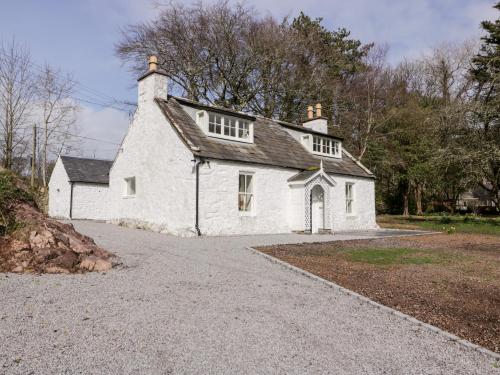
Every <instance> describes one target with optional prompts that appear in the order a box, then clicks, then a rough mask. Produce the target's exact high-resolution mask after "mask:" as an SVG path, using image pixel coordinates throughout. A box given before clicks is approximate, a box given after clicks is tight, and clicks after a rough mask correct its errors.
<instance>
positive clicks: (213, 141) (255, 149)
mask: <svg viewBox="0 0 500 375" xmlns="http://www.w3.org/2000/svg"><path fill="white" fill-rule="evenodd" d="M155 100H156V103H157V104H158V105H159V107H160V108H161V110H162V112H163V113H164V115H165V117H166V118H167V120H168V121H169V122H170V123H171V124H172V126H173V127H174V129H175V130H176V131H177V132H178V134H179V136H180V138H181V139H182V140H183V141H184V143H185V144H186V145H187V146H188V147H189V148H190V149H191V151H192V152H193V154H194V155H195V156H198V157H204V158H209V159H219V160H228V161H238V162H245V163H255V164H264V165H272V166H277V167H284V168H293V169H299V170H306V169H309V168H311V167H319V165H320V160H321V159H322V160H323V169H324V171H325V172H327V173H332V174H341V175H349V176H357V177H368V178H374V176H373V174H371V173H368V171H367V170H366V169H365V168H363V167H361V166H360V165H358V163H356V162H355V161H354V160H353V159H352V158H351V157H350V156H349V155H348V154H347V153H346V152H343V157H342V158H341V159H337V158H329V157H319V156H316V155H313V154H311V153H310V152H308V151H307V150H306V149H305V148H304V147H303V146H302V145H301V144H300V143H299V142H297V141H296V140H295V139H294V138H293V137H292V136H291V135H290V134H289V133H288V132H287V131H286V130H285V129H284V128H283V127H284V125H283V124H282V123H281V122H278V121H275V120H271V119H267V118H262V117H252V116H249V115H247V114H242V113H239V112H235V111H229V110H224V109H222V108H217V107H215V108H214V107H208V106H206V105H203V104H200V103H196V102H193V101H191V100H186V99H183V98H177V97H173V96H170V97H169V98H168V100H164V99H160V98H156V99H155ZM181 104H183V105H186V106H190V107H194V108H197V109H208V110H210V111H217V112H225V113H228V114H232V115H237V116H247V117H251V118H252V120H253V121H254V143H253V144H250V143H243V142H234V141H226V140H222V139H217V138H214V137H209V136H207V135H206V134H205V133H203V131H202V130H201V129H200V128H199V127H198V125H197V124H196V122H195V121H194V120H193V119H192V117H191V116H190V115H189V114H188V113H187V112H186V111H185V110H184V109H183V108H182V106H181ZM311 133H312V132H311ZM322 135H323V136H325V135H324V134H322ZM326 136H327V135H326ZM333 138H336V137H333Z"/></svg>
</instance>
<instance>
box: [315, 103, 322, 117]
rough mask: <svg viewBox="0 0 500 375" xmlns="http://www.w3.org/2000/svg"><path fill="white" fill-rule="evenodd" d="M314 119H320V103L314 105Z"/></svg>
mask: <svg viewBox="0 0 500 375" xmlns="http://www.w3.org/2000/svg"><path fill="white" fill-rule="evenodd" d="M316 117H321V103H317V104H316Z"/></svg>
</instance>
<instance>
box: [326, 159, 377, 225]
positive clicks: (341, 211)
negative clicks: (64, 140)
mask: <svg viewBox="0 0 500 375" xmlns="http://www.w3.org/2000/svg"><path fill="white" fill-rule="evenodd" d="M344 157H345V156H344ZM330 176H331V177H332V178H333V180H334V181H335V182H336V185H335V186H334V187H332V188H331V193H330V197H331V199H330V207H331V208H330V210H331V212H330V215H331V218H332V219H331V221H330V222H331V223H332V229H333V230H334V231H345V230H363V229H375V228H378V226H377V223H376V220H375V181H374V180H373V179H369V178H359V177H350V176H341V175H330ZM346 182H351V183H354V187H353V189H354V190H353V193H354V202H353V209H352V214H347V213H346V207H345V205H346V203H345V184H346Z"/></svg>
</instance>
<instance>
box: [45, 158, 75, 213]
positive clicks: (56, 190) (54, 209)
mask: <svg viewBox="0 0 500 375" xmlns="http://www.w3.org/2000/svg"><path fill="white" fill-rule="evenodd" d="M70 195H71V184H70V183H69V178H68V175H67V173H66V170H65V169H64V166H63V163H62V160H61V158H59V159H57V161H56V164H55V166H54V170H53V171H52V175H51V176H50V180H49V216H51V217H55V218H69V204H70Z"/></svg>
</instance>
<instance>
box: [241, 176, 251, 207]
mask: <svg viewBox="0 0 500 375" xmlns="http://www.w3.org/2000/svg"><path fill="white" fill-rule="evenodd" d="M252 200H253V175H252V174H250V173H240V177H239V188H238V210H239V211H240V212H251V211H252V206H253V204H252Z"/></svg>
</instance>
